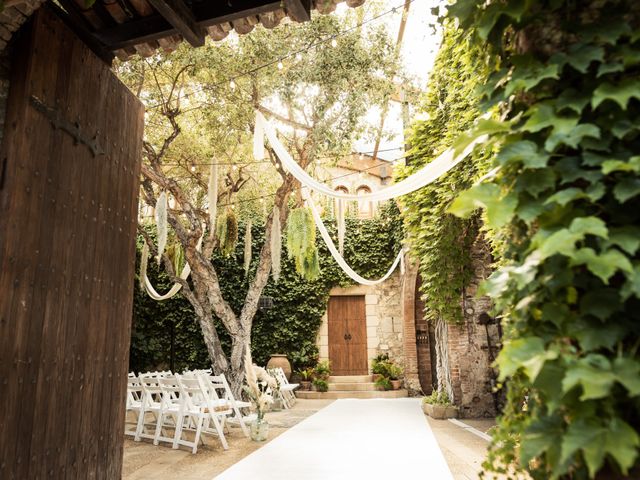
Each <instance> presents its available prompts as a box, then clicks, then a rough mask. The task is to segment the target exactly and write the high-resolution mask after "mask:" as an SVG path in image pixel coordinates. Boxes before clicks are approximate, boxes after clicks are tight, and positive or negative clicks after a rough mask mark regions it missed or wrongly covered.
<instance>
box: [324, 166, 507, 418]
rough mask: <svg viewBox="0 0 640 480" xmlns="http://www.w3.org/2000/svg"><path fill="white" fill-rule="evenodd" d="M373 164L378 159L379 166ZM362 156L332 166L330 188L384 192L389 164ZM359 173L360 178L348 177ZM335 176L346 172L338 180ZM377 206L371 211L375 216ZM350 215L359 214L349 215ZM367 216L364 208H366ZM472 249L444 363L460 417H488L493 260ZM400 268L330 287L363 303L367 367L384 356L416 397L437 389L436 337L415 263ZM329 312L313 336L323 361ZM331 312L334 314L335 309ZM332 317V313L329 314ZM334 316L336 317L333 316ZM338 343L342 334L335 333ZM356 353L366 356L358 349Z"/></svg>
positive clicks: (496, 334)
mask: <svg viewBox="0 0 640 480" xmlns="http://www.w3.org/2000/svg"><path fill="white" fill-rule="evenodd" d="M378 163H379V162H378ZM371 165H375V164H374V163H372V162H371V159H370V157H367V156H366V155H352V156H351V157H348V158H347V159H345V160H344V161H341V162H339V163H338V165H336V166H335V167H333V171H332V172H329V173H331V174H332V175H331V177H332V178H336V177H338V179H337V180H334V181H333V182H332V185H333V188H335V189H340V190H343V191H348V192H350V193H355V192H356V191H357V190H358V189H360V188H363V185H364V186H366V188H367V189H368V190H369V191H375V190H377V189H379V188H382V187H383V186H384V185H385V184H386V183H387V182H388V180H389V175H390V174H391V168H390V166H388V167H385V168H381V169H378V170H376V169H375V168H371ZM359 169H361V170H365V169H366V171H367V174H366V175H353V174H351V175H349V173H350V172H351V173H352V172H354V171H356V172H357V171H358V170H359ZM340 175H345V176H344V177H343V178H340ZM375 207H376V206H373V210H374V212H375ZM351 212H352V214H353V213H358V214H361V213H362V209H361V208H360V206H358V210H355V212H354V210H352V211H351ZM365 212H366V209H365ZM472 248H473V250H472V260H473V265H472V266H473V272H474V274H473V278H472V279H471V281H470V283H469V285H468V286H467V288H466V290H465V295H464V300H463V301H462V303H463V304H462V305H461V308H462V310H463V312H464V321H463V322H462V323H461V324H458V325H448V326H447V337H448V338H447V349H448V365H449V373H450V378H451V384H452V390H453V397H454V402H455V403H456V405H458V407H459V408H460V415H461V416H462V417H487V416H493V415H495V414H496V410H497V403H496V402H497V399H496V398H495V396H494V395H495V394H494V393H493V387H494V385H495V371H494V369H493V368H492V363H493V360H494V359H495V356H496V355H497V352H498V348H499V346H500V336H501V335H500V330H499V328H500V327H499V325H498V324H497V323H495V321H494V320H493V319H491V318H490V317H489V316H488V314H487V312H488V311H489V310H490V307H491V305H490V301H489V299H488V298H487V297H478V296H477V293H478V286H479V284H480V282H481V281H482V280H484V279H485V278H487V277H488V276H489V274H490V265H491V255H490V251H489V248H488V245H487V244H486V242H485V241H484V239H483V238H482V237H479V238H478V239H477V241H476V242H475V244H474V245H473V247H472ZM405 265H406V268H405V271H404V273H402V274H401V273H400V271H399V269H398V270H396V272H394V274H393V275H392V276H391V277H390V278H388V279H387V280H386V281H385V282H383V283H381V284H378V285H374V286H364V285H354V286H351V287H347V288H334V289H333V290H332V291H331V292H330V302H331V298H335V297H350V298H352V299H354V301H359V302H361V303H364V314H363V316H362V318H361V320H360V321H361V322H363V323H364V328H363V331H365V329H366V362H367V365H368V368H369V372H370V369H371V361H372V359H373V358H374V357H376V356H377V355H379V354H388V355H389V357H390V358H391V359H393V360H394V361H395V362H396V363H398V364H400V365H401V366H402V367H403V368H404V371H405V379H404V383H405V388H407V389H408V390H409V391H410V393H412V394H414V395H422V394H430V393H431V391H432V389H433V386H434V385H437V373H436V368H435V363H436V357H435V332H434V326H433V325H430V324H429V322H427V321H426V320H425V315H424V303H423V301H422V299H421V294H420V276H419V273H418V271H419V265H418V264H417V263H416V262H415V261H413V260H412V259H411V256H410V253H409V255H407V256H406V257H405ZM330 311H331V308H329V309H328V310H327V312H326V313H325V315H324V317H323V321H322V325H321V327H320V330H319V332H318V336H317V345H318V349H319V353H320V358H321V359H322V360H325V359H328V360H331V361H332V362H333V361H334V359H332V358H331V357H332V352H334V353H333V355H334V356H338V354H336V353H335V352H336V348H335V346H334V348H333V349H332V346H331V342H332V340H331V334H330V330H331V326H330V324H331V323H332V322H339V321H341V319H340V318H330V317H331V315H330V314H329V312H330ZM334 312H335V310H334ZM333 315H334V316H336V314H335V313H334V314H333ZM338 316H339V315H338ZM333 338H334V339H336V338H337V340H338V341H340V338H341V337H340V336H336V335H335V333H334V334H333ZM361 355H365V353H364V347H363V348H362V353H361ZM338 361H340V360H339V359H338Z"/></svg>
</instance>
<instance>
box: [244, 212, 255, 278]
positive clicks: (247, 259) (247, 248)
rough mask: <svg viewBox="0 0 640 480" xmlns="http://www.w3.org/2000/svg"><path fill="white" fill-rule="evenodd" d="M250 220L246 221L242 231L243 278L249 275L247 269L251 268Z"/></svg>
mask: <svg viewBox="0 0 640 480" xmlns="http://www.w3.org/2000/svg"><path fill="white" fill-rule="evenodd" d="M252 240H253V239H252V238H251V219H249V220H247V225H246V227H245V231H244V276H245V277H247V276H248V275H249V267H250V266H251V242H252Z"/></svg>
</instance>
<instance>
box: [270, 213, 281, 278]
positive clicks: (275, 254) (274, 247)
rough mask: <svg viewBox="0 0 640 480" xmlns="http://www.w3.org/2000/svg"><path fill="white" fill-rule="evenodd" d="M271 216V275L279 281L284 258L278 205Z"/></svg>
mask: <svg viewBox="0 0 640 480" xmlns="http://www.w3.org/2000/svg"><path fill="white" fill-rule="evenodd" d="M271 217H272V220H271V276H272V277H273V279H274V280H275V281H276V282H277V281H278V279H279V278H280V263H281V260H282V226H281V225H280V210H278V208H277V207H274V208H273V213H272V214H271Z"/></svg>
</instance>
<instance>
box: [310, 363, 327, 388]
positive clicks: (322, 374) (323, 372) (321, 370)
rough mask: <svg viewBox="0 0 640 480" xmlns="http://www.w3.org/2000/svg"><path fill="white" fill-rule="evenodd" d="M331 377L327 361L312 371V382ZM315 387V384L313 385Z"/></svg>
mask: <svg viewBox="0 0 640 480" xmlns="http://www.w3.org/2000/svg"><path fill="white" fill-rule="evenodd" d="M330 376H331V365H330V363H329V360H323V361H321V362H318V364H317V365H316V366H315V368H314V369H313V378H314V380H326V379H327V378H329V377H330ZM314 385H315V384H314Z"/></svg>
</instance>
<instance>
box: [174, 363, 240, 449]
mask: <svg viewBox="0 0 640 480" xmlns="http://www.w3.org/2000/svg"><path fill="white" fill-rule="evenodd" d="M176 380H177V381H178V384H179V387H180V401H181V409H180V414H179V415H180V418H179V419H178V422H177V427H176V434H175V436H174V440H173V448H178V446H179V445H185V446H187V447H191V451H192V453H196V452H197V451H198V443H199V442H200V440H201V434H202V433H207V434H214V435H217V436H218V438H219V439H220V443H222V447H223V448H224V449H225V450H227V449H228V448H229V445H228V444H227V439H226V438H225V436H224V431H223V426H224V419H225V417H226V416H227V415H229V414H231V408H230V407H229V404H228V403H227V402H226V401H217V402H216V401H215V400H214V399H213V398H212V395H211V393H210V391H209V389H208V388H207V387H206V385H204V384H203V383H202V381H201V379H200V378H199V377H197V376H196V377H195V378H193V377H192V378H188V377H183V376H180V375H176ZM212 424H213V430H212V429H211V425H212ZM185 426H186V428H185ZM190 427H192V428H193V429H194V430H195V438H194V439H193V441H189V440H188V439H186V438H183V432H184V430H189V429H191V428H190Z"/></svg>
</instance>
